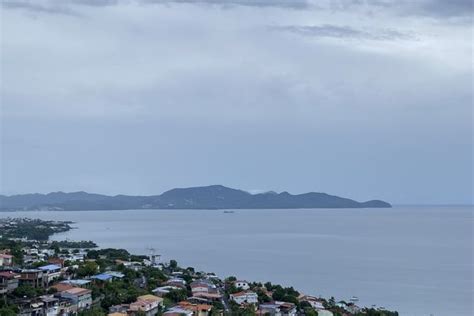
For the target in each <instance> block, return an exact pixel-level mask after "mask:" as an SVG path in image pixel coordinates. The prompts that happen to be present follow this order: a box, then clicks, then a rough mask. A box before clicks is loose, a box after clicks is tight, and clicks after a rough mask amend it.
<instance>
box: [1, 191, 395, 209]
mask: <svg viewBox="0 0 474 316" xmlns="http://www.w3.org/2000/svg"><path fill="white" fill-rule="evenodd" d="M387 207H391V205H390V203H387V202H384V201H381V200H371V201H366V202H358V201H354V200H351V199H348V198H343V197H339V196H335V195H329V194H326V193H317V192H309V193H304V194H295V195H293V194H290V193H288V192H282V193H276V192H273V191H271V192H266V193H258V194H251V193H249V192H246V191H243V190H237V189H232V188H228V187H225V186H222V185H210V186H203V187H192V188H178V189H172V190H169V191H166V192H164V193H163V194H161V195H151V196H131V195H115V196H108V195H101V194H93V193H87V192H73V193H64V192H53V193H48V194H39V193H34V194H20V195H11V196H5V195H0V210H2V211H16V210H65V211H74V210H128V209H298V208H387Z"/></svg>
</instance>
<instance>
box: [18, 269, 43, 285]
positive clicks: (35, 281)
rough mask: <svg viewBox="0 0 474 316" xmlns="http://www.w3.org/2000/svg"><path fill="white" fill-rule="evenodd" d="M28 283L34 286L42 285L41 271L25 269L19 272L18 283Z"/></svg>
mask: <svg viewBox="0 0 474 316" xmlns="http://www.w3.org/2000/svg"><path fill="white" fill-rule="evenodd" d="M23 284H24V285H29V286H32V287H34V288H39V287H43V286H44V283H43V271H42V270H39V269H26V270H22V271H21V272H20V285H23Z"/></svg>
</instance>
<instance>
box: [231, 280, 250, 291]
mask: <svg viewBox="0 0 474 316" xmlns="http://www.w3.org/2000/svg"><path fill="white" fill-rule="evenodd" d="M234 286H235V287H236V288H238V289H242V290H244V291H247V290H248V289H250V285H249V283H248V282H247V281H234Z"/></svg>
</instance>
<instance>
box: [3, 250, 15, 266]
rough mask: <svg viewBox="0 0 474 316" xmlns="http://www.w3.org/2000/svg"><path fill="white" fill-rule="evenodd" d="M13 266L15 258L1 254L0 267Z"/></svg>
mask: <svg viewBox="0 0 474 316" xmlns="http://www.w3.org/2000/svg"><path fill="white" fill-rule="evenodd" d="M12 264H13V256H12V255H7V254H3V253H2V254H0V266H11V265H12Z"/></svg>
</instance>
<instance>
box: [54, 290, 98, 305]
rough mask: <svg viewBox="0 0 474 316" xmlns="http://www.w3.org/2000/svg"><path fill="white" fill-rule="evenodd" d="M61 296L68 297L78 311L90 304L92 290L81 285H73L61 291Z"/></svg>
mask: <svg viewBox="0 0 474 316" xmlns="http://www.w3.org/2000/svg"><path fill="white" fill-rule="evenodd" d="M60 296H61V297H63V298H67V299H70V300H71V301H72V302H73V303H74V304H77V309H78V310H79V311H81V310H85V309H89V308H90V307H91V305H92V291H91V290H89V289H83V288H81V287H73V288H70V289H68V290H65V291H63V292H61V294H60Z"/></svg>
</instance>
